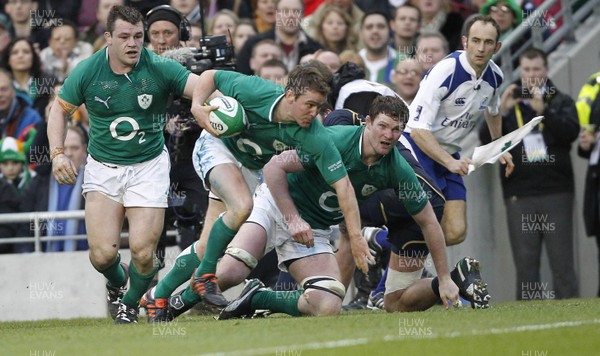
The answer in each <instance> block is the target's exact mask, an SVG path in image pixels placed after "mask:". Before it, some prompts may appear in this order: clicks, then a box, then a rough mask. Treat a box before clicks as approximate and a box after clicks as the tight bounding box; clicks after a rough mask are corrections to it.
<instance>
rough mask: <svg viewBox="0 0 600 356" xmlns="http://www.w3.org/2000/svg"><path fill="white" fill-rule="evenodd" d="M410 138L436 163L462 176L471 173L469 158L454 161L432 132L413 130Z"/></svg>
mask: <svg viewBox="0 0 600 356" xmlns="http://www.w3.org/2000/svg"><path fill="white" fill-rule="evenodd" d="M410 138H412V139H413V141H415V143H416V144H417V146H419V148H420V149H421V150H422V151H423V152H425V154H426V155H427V156H429V157H431V158H432V159H433V160H434V161H436V162H437V163H439V164H441V165H442V166H444V167H446V168H447V169H448V170H449V171H450V172H452V173H456V174H460V175H461V176H464V175H467V174H468V173H469V164H470V163H471V160H470V159H469V158H465V157H462V158H461V159H460V160H457V159H454V157H452V156H451V155H450V154H449V153H448V152H446V151H445V150H444V149H443V148H442V146H440V144H439V143H438V141H437V140H436V139H435V137H434V136H433V134H432V133H431V131H429V130H424V129H416V128H413V129H412V131H411V133H410Z"/></svg>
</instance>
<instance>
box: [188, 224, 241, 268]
mask: <svg viewBox="0 0 600 356" xmlns="http://www.w3.org/2000/svg"><path fill="white" fill-rule="evenodd" d="M236 233H237V231H234V230H231V229H230V228H228V227H227V225H225V223H224V222H223V217H222V216H221V217H219V218H218V219H217V221H215V223H214V225H213V227H212V229H211V230H210V234H209V235H208V242H207V244H206V251H204V258H203V259H202V263H200V267H198V270H197V271H196V276H197V277H200V276H202V275H203V274H205V273H215V272H216V271H217V261H218V260H219V258H220V257H221V256H223V253H224V252H225V248H227V245H229V243H230V242H231V240H233V237H234V236H235V234H236Z"/></svg>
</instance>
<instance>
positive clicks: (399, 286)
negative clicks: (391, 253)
mask: <svg viewBox="0 0 600 356" xmlns="http://www.w3.org/2000/svg"><path fill="white" fill-rule="evenodd" d="M422 274H423V268H419V269H418V270H416V271H414V272H399V271H396V270H393V269H391V268H388V273H387V278H386V280H385V294H389V293H393V292H395V291H399V290H404V289H406V288H408V287H410V286H411V285H413V283H415V282H416V281H418V280H419V279H421V275H422Z"/></svg>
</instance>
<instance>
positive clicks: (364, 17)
mask: <svg viewBox="0 0 600 356" xmlns="http://www.w3.org/2000/svg"><path fill="white" fill-rule="evenodd" d="M373 15H380V16H383V18H384V19H385V23H386V25H387V27H388V28H389V27H390V17H389V16H388V14H386V13H385V12H383V11H379V10H373V11H369V12H366V13H365V14H364V15H363V17H362V19H360V28H362V27H363V26H364V24H365V20H366V19H367V17H369V16H373Z"/></svg>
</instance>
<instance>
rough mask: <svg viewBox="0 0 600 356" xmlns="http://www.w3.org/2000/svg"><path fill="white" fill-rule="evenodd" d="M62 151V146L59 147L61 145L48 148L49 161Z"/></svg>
mask: <svg viewBox="0 0 600 356" xmlns="http://www.w3.org/2000/svg"><path fill="white" fill-rule="evenodd" d="M64 153H65V149H64V147H61V146H57V147H52V148H51V149H50V161H54V158H56V156H58V155H62V154H64Z"/></svg>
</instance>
